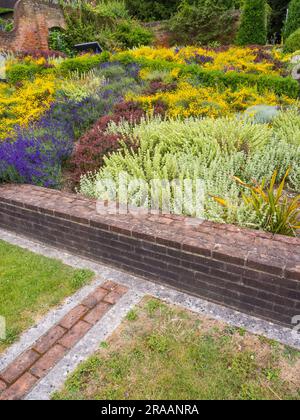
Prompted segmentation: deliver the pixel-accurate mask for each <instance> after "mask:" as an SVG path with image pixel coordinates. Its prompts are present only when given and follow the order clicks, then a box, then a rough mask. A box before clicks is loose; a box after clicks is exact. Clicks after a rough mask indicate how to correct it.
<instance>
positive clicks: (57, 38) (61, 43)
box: [48, 28, 72, 55]
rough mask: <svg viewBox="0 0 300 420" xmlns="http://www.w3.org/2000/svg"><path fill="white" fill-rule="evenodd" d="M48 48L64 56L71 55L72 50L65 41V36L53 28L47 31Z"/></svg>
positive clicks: (59, 30) (61, 31) (62, 32)
mask: <svg viewBox="0 0 300 420" xmlns="http://www.w3.org/2000/svg"><path fill="white" fill-rule="evenodd" d="M48 43H49V48H50V49H51V50H54V51H61V52H63V53H64V54H66V55H71V54H72V49H70V46H69V44H68V41H67V39H66V34H65V32H64V31H63V30H61V29H59V28H54V29H52V30H50V31H49V39H48Z"/></svg>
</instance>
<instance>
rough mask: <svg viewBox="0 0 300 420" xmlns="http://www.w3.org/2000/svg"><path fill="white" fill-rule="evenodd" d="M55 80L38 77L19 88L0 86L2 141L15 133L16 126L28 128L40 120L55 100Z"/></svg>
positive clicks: (48, 77)
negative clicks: (34, 121) (29, 124)
mask: <svg viewBox="0 0 300 420" xmlns="http://www.w3.org/2000/svg"><path fill="white" fill-rule="evenodd" d="M54 93H55V79H54V77H53V76H47V77H37V78H36V79H35V80H34V81H32V82H30V81H27V82H24V83H23V85H22V86H21V87H19V88H8V87H7V85H6V84H4V83H1V84H0V139H3V138H5V137H7V135H9V134H11V133H12V131H13V127H14V125H24V126H26V125H27V124H28V123H29V122H30V121H33V120H36V119H38V118H39V117H40V116H41V115H42V114H43V113H44V112H45V111H46V110H47V109H49V107H50V105H51V103H52V102H53V100H54Z"/></svg>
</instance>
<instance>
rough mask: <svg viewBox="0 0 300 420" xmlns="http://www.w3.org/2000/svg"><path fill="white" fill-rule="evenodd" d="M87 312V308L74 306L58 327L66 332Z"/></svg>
mask: <svg viewBox="0 0 300 420" xmlns="http://www.w3.org/2000/svg"><path fill="white" fill-rule="evenodd" d="M87 311H88V308H87V307H85V306H83V305H78V306H75V308H73V309H72V310H71V311H70V312H69V313H68V314H67V315H66V316H65V317H64V318H63V319H62V320H61V321H60V323H59V324H60V325H61V326H62V327H64V328H66V329H67V330H69V329H70V328H72V327H73V325H75V324H76V322H78V321H79V320H80V318H82V317H83V316H84V315H85V314H86V313H87Z"/></svg>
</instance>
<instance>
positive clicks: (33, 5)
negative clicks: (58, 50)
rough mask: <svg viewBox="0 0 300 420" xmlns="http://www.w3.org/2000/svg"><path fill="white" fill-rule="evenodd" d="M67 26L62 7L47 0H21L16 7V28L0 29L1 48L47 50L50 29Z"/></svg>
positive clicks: (6, 49) (10, 49)
mask: <svg viewBox="0 0 300 420" xmlns="http://www.w3.org/2000/svg"><path fill="white" fill-rule="evenodd" d="M54 27H59V28H65V27H66V23H65V19H64V14H63V11H62V10H61V8H60V7H59V6H58V5H56V4H53V3H52V2H51V1H49V0H48V1H47V0H19V1H18V2H16V5H15V9H14V29H13V30H12V31H10V32H4V31H0V50H4V51H14V52H17V51H28V50H30V51H33V50H44V51H47V50H48V49H49V47H48V36H49V29H51V28H54Z"/></svg>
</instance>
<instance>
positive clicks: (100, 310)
mask: <svg viewBox="0 0 300 420" xmlns="http://www.w3.org/2000/svg"><path fill="white" fill-rule="evenodd" d="M109 308H110V304H109V303H105V302H100V303H99V304H98V305H97V306H96V307H95V308H94V309H92V310H91V312H89V313H88V314H87V315H86V316H85V317H84V321H86V322H88V323H89V324H96V322H98V321H99V319H101V318H102V317H103V315H104V314H105V313H106V312H107V311H108V310H109Z"/></svg>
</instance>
